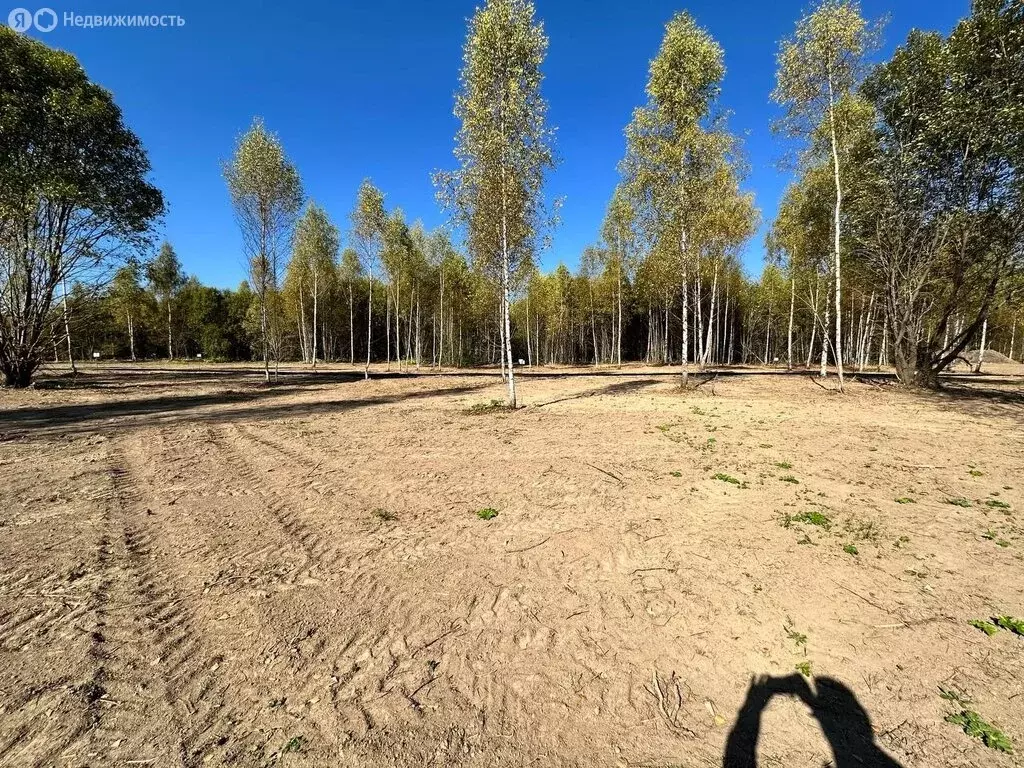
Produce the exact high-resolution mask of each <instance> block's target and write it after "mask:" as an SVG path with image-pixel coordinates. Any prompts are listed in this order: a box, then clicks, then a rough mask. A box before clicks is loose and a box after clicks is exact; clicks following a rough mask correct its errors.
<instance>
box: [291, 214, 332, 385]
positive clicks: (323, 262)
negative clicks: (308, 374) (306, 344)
mask: <svg viewBox="0 0 1024 768" xmlns="http://www.w3.org/2000/svg"><path fill="white" fill-rule="evenodd" d="M338 247H339V235H338V228H337V227H335V226H334V224H332V223H331V220H330V219H329V218H328V217H327V212H326V211H324V209H323V208H321V207H320V206H318V205H317V204H316V203H315V202H310V203H309V205H308V206H306V211H305V213H304V214H303V216H302V218H301V219H300V220H299V223H298V225H297V226H296V227H295V242H294V245H293V250H292V263H293V265H294V264H296V263H297V266H298V269H299V275H300V281H301V282H303V283H305V285H306V286H307V287H308V289H309V294H310V298H311V299H312V302H313V306H312V310H313V330H312V339H311V346H310V355H311V362H312V363H313V367H314V368H315V367H316V362H317V349H318V345H317V329H318V327H319V325H320V316H319V308H320V300H321V297H322V296H323V295H324V293H325V292H326V291H327V289H328V287H329V284H330V281H331V278H332V276H333V275H334V273H335V270H336V268H337V260H338Z"/></svg>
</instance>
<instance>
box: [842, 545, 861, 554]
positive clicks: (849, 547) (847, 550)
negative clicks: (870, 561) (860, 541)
mask: <svg viewBox="0 0 1024 768" xmlns="http://www.w3.org/2000/svg"><path fill="white" fill-rule="evenodd" d="M843 552H845V553H846V554H848V555H858V554H860V553H859V552H858V551H857V547H855V546H854V545H853V544H847V545H846V546H844V547H843Z"/></svg>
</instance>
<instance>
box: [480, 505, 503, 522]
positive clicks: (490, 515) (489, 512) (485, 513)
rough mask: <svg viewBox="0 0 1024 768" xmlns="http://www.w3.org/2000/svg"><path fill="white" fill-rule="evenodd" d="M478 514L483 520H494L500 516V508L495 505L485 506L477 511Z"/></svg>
mask: <svg viewBox="0 0 1024 768" xmlns="http://www.w3.org/2000/svg"><path fill="white" fill-rule="evenodd" d="M476 516H477V517H479V518H480V519H481V520H493V519H494V518H496V517H497V516H498V510H496V509H494V508H493V507H484V508H483V509H478V510H477V511H476Z"/></svg>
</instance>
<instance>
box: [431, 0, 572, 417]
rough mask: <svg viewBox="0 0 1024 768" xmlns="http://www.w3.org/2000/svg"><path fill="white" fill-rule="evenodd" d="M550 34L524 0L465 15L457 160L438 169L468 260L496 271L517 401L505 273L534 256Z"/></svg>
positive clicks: (544, 162) (549, 160)
mask: <svg viewBox="0 0 1024 768" xmlns="http://www.w3.org/2000/svg"><path fill="white" fill-rule="evenodd" d="M547 47H548V39H547V36H546V35H545V33H544V28H543V25H542V24H541V23H540V22H538V21H537V20H536V19H535V11H534V6H533V3H532V2H529V0H488V2H487V4H486V5H485V6H484V7H483V8H478V9H477V11H476V12H475V13H474V14H473V18H472V19H471V20H470V22H469V33H468V35H467V38H466V44H465V47H464V49H463V64H462V73H461V78H460V88H459V92H458V93H457V95H456V99H455V115H456V117H457V118H459V120H460V122H461V127H460V129H459V132H458V134H457V136H456V148H455V156H456V158H457V159H458V161H459V167H458V168H457V169H456V170H455V171H454V172H451V173H441V174H438V175H437V176H436V182H437V184H438V186H439V190H440V194H441V197H442V199H443V200H444V201H445V203H446V204H447V205H448V207H449V208H450V209H451V210H452V211H453V212H454V213H455V215H456V217H457V219H458V220H459V221H460V223H461V224H462V225H463V226H464V227H465V229H466V234H467V237H466V240H467V243H468V245H469V250H470V254H471V255H472V257H473V259H474V260H475V261H476V262H477V263H478V264H479V265H480V266H481V267H483V268H485V269H486V270H487V271H488V272H489V273H490V274H493V275H495V276H496V277H497V281H498V285H499V301H500V309H501V311H500V325H501V337H502V347H503V349H502V354H501V359H502V360H503V364H504V366H505V367H507V369H508V379H507V386H508V404H509V406H510V407H512V408H514V407H516V402H517V401H516V388H515V375H514V373H513V358H512V331H511V320H510V314H511V313H510V305H511V299H512V291H513V276H514V275H516V274H519V273H521V272H523V271H525V270H523V269H522V268H523V265H524V264H528V263H529V262H530V260H531V259H532V258H533V255H534V252H535V250H536V247H537V240H538V235H539V230H540V228H541V226H542V224H543V221H542V220H543V217H544V199H543V185H544V177H545V173H546V171H547V170H548V169H550V168H552V167H553V165H554V156H553V154H552V139H553V131H552V129H551V128H549V127H548V125H547V103H546V102H545V101H544V98H543V96H542V95H541V83H542V81H543V74H542V72H541V65H542V63H543V61H544V56H545V54H546V53H547Z"/></svg>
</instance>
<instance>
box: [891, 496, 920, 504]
mask: <svg viewBox="0 0 1024 768" xmlns="http://www.w3.org/2000/svg"><path fill="white" fill-rule="evenodd" d="M896 503H897V504H917V502H916V501H915V500H914V499H912V498H910V497H909V496H900V497H899V498H898V499H896Z"/></svg>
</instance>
